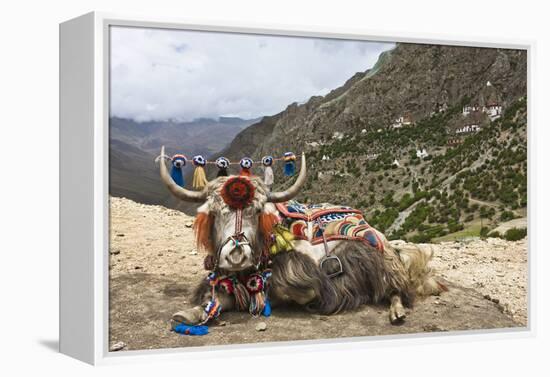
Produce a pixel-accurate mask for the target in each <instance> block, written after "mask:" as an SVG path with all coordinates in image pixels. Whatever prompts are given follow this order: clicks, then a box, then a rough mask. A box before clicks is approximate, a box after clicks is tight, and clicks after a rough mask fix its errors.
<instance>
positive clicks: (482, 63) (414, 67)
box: [226, 44, 527, 158]
mask: <svg viewBox="0 0 550 377" xmlns="http://www.w3.org/2000/svg"><path fill="white" fill-rule="evenodd" d="M526 62H527V60H526V53H525V52H524V51H517V50H501V49H487V48H472V47H451V46H433V45H414V44H400V45H398V46H397V47H396V48H395V49H393V50H392V51H388V52H385V53H383V54H382V55H381V57H380V61H379V62H378V63H377V65H375V67H373V69H371V70H370V71H366V72H364V73H358V74H356V75H355V76H354V77H353V78H352V79H350V80H349V81H348V82H347V83H346V84H345V85H344V86H343V87H342V88H339V89H336V90H335V91H333V92H332V93H330V94H329V95H327V96H325V97H312V98H311V99H310V100H309V101H308V102H307V103H305V104H302V105H298V104H292V105H290V106H288V108H287V109H286V110H285V111H283V112H281V113H280V114H278V115H276V116H275V117H271V118H269V119H266V120H264V121H262V122H260V123H258V124H256V125H255V127H253V128H250V129H247V130H245V131H243V134H244V133H247V134H249V133H254V132H256V131H257V130H259V131H260V132H259V133H258V135H257V136H256V137H255V138H246V139H244V138H241V137H240V136H241V135H238V136H237V138H235V140H234V142H233V143H232V144H231V146H230V147H229V148H228V149H227V151H226V154H227V155H235V156H242V151H243V150H245V151H247V153H248V154H253V155H254V157H256V158H257V157H261V156H262V155H263V154H268V153H269V154H280V153H284V152H285V151H286V150H294V151H302V150H307V149H308V148H307V144H306V143H307V142H312V141H318V140H330V138H331V137H332V135H333V134H334V132H335V131H340V132H343V133H345V134H354V133H358V132H360V131H361V130H362V129H367V130H368V131H372V130H376V129H379V128H382V129H384V128H386V127H388V126H389V125H390V124H392V122H393V121H394V120H395V119H396V118H398V117H400V116H403V115H405V114H409V115H410V116H411V118H412V119H413V120H419V119H422V118H425V117H428V116H429V115H430V113H431V112H432V111H436V110H437V107H438V105H443V104H446V105H447V106H448V107H452V106H453V105H457V104H459V103H460V102H461V101H462V100H463V99H464V98H470V99H471V102H472V104H474V103H479V104H480V105H483V103H484V102H486V98H485V97H486V93H485V91H486V87H487V85H486V84H487V82H488V81H489V82H490V83H491V84H492V87H493V88H494V90H495V91H496V92H498V94H499V97H500V98H501V100H502V105H503V106H507V105H509V104H511V103H512V102H513V101H514V100H516V99H518V98H519V97H521V96H524V95H525V94H526V69H527V65H526ZM273 123H275V124H273ZM268 124H269V126H268ZM250 151H252V152H250Z"/></svg>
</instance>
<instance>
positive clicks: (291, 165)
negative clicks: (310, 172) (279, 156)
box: [283, 152, 296, 177]
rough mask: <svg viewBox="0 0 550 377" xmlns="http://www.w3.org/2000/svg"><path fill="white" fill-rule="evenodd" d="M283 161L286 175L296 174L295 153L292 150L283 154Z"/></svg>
mask: <svg viewBox="0 0 550 377" xmlns="http://www.w3.org/2000/svg"><path fill="white" fill-rule="evenodd" d="M283 160H284V161H285V167H284V173H285V175H286V176H287V177H292V176H293V175H294V174H296V155H295V154H294V153H292V152H286V153H285V154H284V156H283Z"/></svg>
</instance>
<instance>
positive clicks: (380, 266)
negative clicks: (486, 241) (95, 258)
mask: <svg viewBox="0 0 550 377" xmlns="http://www.w3.org/2000/svg"><path fill="white" fill-rule="evenodd" d="M161 156H164V147H162V149H161ZM160 175H161V179H162V181H163V182H164V184H165V185H166V187H167V188H168V189H169V191H170V192H171V193H172V194H173V195H174V196H175V197H176V198H178V199H180V200H182V201H189V202H196V203H201V205H200V206H199V207H198V209H197V215H196V218H195V221H194V226H193V227H194V232H195V238H196V243H197V247H198V248H199V249H201V250H203V251H205V252H206V254H207V257H206V258H205V268H206V269H207V270H210V271H213V272H215V274H216V276H217V277H220V278H219V279H218V278H217V277H216V278H215V279H214V280H215V282H214V284H213V282H212V279H211V280H207V279H203V281H202V282H201V283H200V284H198V286H197V287H196V288H195V290H194V294H193V299H192V302H193V305H195V306H194V307H193V308H191V309H187V310H183V311H180V312H177V313H175V314H174V315H173V317H172V323H173V324H179V323H185V324H191V325H193V324H200V323H205V322H206V321H207V320H208V319H209V318H208V315H209V314H208V309H205V308H207V307H209V306H211V305H209V303H211V302H212V299H213V296H214V295H215V296H216V300H217V308H218V309H221V310H223V311H231V310H246V308H249V309H250V312H251V313H253V314H259V313H258V311H257V310H256V312H254V311H253V309H258V306H262V307H264V306H265V299H266V298H267V296H268V297H269V302H270V307H277V306H279V305H287V304H297V305H299V306H301V307H303V308H305V309H306V310H308V311H313V312H316V313H319V314H326V315H330V314H333V313H338V312H341V311H345V310H350V309H355V308H357V307H359V306H361V305H363V304H384V303H385V304H389V320H390V322H391V323H392V324H398V323H402V322H403V321H404V319H405V315H406V313H405V308H406V307H408V308H410V307H412V305H413V302H414V300H415V297H416V296H424V295H439V294H440V293H441V292H442V291H444V290H446V287H445V285H444V284H443V283H441V282H439V281H438V280H437V279H436V278H435V276H434V274H433V272H432V270H431V269H430V268H429V267H428V262H429V260H430V259H431V257H432V251H431V248H428V247H420V246H418V247H416V246H414V247H411V246H410V245H409V246H407V247H401V248H399V247H392V245H391V244H390V243H389V242H388V240H387V239H386V237H385V236H384V235H383V234H382V233H381V232H379V231H377V230H376V229H374V228H371V227H369V231H370V233H369V235H370V237H371V238H372V239H375V240H376V242H375V243H374V244H373V243H369V242H362V241H364V240H359V239H357V237H351V238H349V239H346V238H345V237H342V238H339V239H330V240H327V239H326V238H324V239H323V240H324V241H323V242H321V243H319V244H313V243H312V242H310V240H308V239H293V240H291V241H289V243H290V245H291V247H290V248H288V249H287V250H284V251H281V250H278V251H277V250H275V251H277V252H272V251H273V250H274V246H273V244H274V242H275V241H276V240H275V237H274V233H275V232H276V231H280V230H281V228H283V230H282V231H283V232H286V233H287V234H288V229H286V230H285V229H284V226H283V225H282V224H281V212H280V210H279V209H278V207H277V206H278V205H280V204H281V203H286V202H288V201H290V200H292V199H293V198H294V197H296V195H298V193H299V191H300V188H301V187H302V186H303V185H304V183H305V182H306V177H307V166H306V157H305V154H302V156H301V166H300V172H299V174H298V177H297V178H296V180H295V182H294V183H293V184H292V185H291V186H290V187H289V188H288V189H286V190H285V191H281V192H270V191H269V189H268V188H267V186H266V185H265V184H264V183H263V182H262V180H261V179H260V178H258V177H255V176H239V175H233V176H221V177H218V178H216V179H214V180H212V181H210V182H208V184H207V185H206V187H205V188H204V189H203V190H201V191H191V190H187V189H185V188H183V187H181V186H179V185H178V184H177V183H176V182H174V180H173V179H172V178H171V177H170V174H169V173H168V170H167V167H166V165H165V162H164V160H163V159H161V162H160ZM342 208H344V207H342ZM364 223H366V222H364ZM364 223H362V224H364ZM308 225H311V224H308ZM364 226H365V225H364ZM366 226H368V225H366ZM323 237H324V236H323ZM290 239H291V238H290ZM270 250H271V251H270ZM267 273H268V275H267ZM222 277H225V280H224V279H221V278H222ZM247 277H248V280H246V279H247ZM249 277H252V278H249ZM267 277H268V278H269V280H267ZM243 279H244V280H243ZM224 283H225V284H224ZM262 283H263V285H265V286H264V287H263V288H264V290H265V293H266V297H261V296H260V295H257V294H255V292H258V290H257V289H256V290H255V288H258V286H262ZM222 287H223V288H224V289H222ZM260 309H262V308H260ZM217 314H219V312H218V313H217Z"/></svg>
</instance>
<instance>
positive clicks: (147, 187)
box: [109, 117, 258, 209]
mask: <svg viewBox="0 0 550 377" xmlns="http://www.w3.org/2000/svg"><path fill="white" fill-rule="evenodd" d="M257 121H258V119H252V120H245V119H240V118H231V117H220V118H219V119H197V120H194V121H192V122H176V121H150V122H136V121H134V120H132V119H125V118H118V117H112V118H111V119H110V120H109V131H110V133H109V139H110V146H109V161H110V185H109V190H110V194H111V195H112V196H119V197H126V198H129V199H132V200H135V201H138V202H141V203H145V204H163V205H165V206H168V207H172V208H179V209H183V208H184V207H185V206H184V205H183V204H181V203H178V202H177V201H176V200H174V199H173V198H172V197H171V195H170V194H169V193H168V191H167V190H166V188H165V187H164V186H163V185H162V184H161V183H160V179H159V172H158V167H157V166H156V165H155V162H154V160H155V158H156V157H157V156H158V155H159V153H160V148H161V146H162V145H165V146H166V152H167V153H168V154H175V153H183V154H185V155H186V156H187V157H189V158H191V157H192V156H193V155H196V154H202V155H204V156H210V155H212V154H213V153H215V152H217V151H219V150H221V149H223V148H225V147H226V146H227V144H228V143H229V142H230V141H231V140H233V138H234V137H235V135H236V134H237V133H238V132H239V131H241V130H243V129H245V128H246V127H248V126H249V125H250V124H252V123H255V122H257ZM189 169H191V168H189Z"/></svg>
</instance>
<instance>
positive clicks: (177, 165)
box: [170, 154, 187, 187]
mask: <svg viewBox="0 0 550 377" xmlns="http://www.w3.org/2000/svg"><path fill="white" fill-rule="evenodd" d="M171 160H172V169H171V170H170V176H171V177H172V179H173V180H174V182H176V183H177V184H178V185H179V186H181V187H183V185H185V180H184V179H183V167H184V166H185V165H186V163H187V158H186V157H185V156H184V155H182V154H175V155H173V156H172V158H171Z"/></svg>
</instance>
